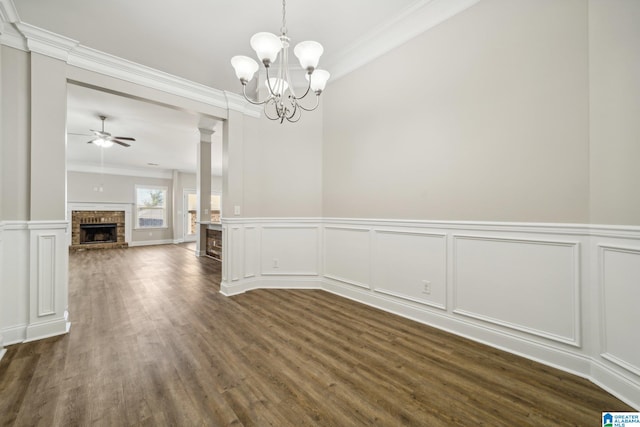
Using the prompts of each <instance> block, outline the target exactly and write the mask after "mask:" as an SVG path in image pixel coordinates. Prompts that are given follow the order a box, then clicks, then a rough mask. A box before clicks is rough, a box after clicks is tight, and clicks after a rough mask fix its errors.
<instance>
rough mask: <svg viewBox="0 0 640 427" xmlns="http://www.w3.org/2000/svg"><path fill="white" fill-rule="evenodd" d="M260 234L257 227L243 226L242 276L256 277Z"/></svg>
mask: <svg viewBox="0 0 640 427" xmlns="http://www.w3.org/2000/svg"><path fill="white" fill-rule="evenodd" d="M259 238H260V235H259V233H258V228H257V227H255V226H252V225H247V226H245V227H244V248H243V249H244V278H245V279H249V278H251V277H256V275H257V274H258V271H259V270H258V268H259V262H258V261H259V255H260V254H259V253H258V248H260V240H259Z"/></svg>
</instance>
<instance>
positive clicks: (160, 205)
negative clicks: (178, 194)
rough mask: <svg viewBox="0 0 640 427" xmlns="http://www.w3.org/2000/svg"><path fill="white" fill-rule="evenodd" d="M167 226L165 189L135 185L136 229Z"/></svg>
mask: <svg viewBox="0 0 640 427" xmlns="http://www.w3.org/2000/svg"><path fill="white" fill-rule="evenodd" d="M166 226H167V187H155V186H150V185H145V186H138V185H136V228H164V227H166Z"/></svg>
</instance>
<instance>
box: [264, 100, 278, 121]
mask: <svg viewBox="0 0 640 427" xmlns="http://www.w3.org/2000/svg"><path fill="white" fill-rule="evenodd" d="M268 101H271V102H272V103H273V104H274V107H275V108H276V114H278V106H277V105H275V101H274V100H273V98H271V99H269V100H267V101H265V102H264V104H265V106H264V115H265V117H266V118H267V119H269V120H280V116H279V115H278V116H276V117H271V116H270V115H269V113H268V111H269V110H268V108H267V107H268V106H269V102H268Z"/></svg>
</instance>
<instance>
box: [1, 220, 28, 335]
mask: <svg viewBox="0 0 640 427" xmlns="http://www.w3.org/2000/svg"><path fill="white" fill-rule="evenodd" d="M2 255H3V256H2V277H1V278H0V279H1V280H0V286H2V299H1V300H0V316H1V318H0V325H1V326H2V334H3V336H4V337H3V338H4V344H5V345H10V344H15V343H18V342H21V341H24V339H25V337H26V328H27V324H28V323H29V230H28V223H27V222H26V221H25V222H10V223H6V224H5V225H4V231H3V233H2Z"/></svg>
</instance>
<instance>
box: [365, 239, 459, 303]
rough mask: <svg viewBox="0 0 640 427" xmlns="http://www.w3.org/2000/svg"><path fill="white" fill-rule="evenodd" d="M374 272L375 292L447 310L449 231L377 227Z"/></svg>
mask: <svg viewBox="0 0 640 427" xmlns="http://www.w3.org/2000/svg"><path fill="white" fill-rule="evenodd" d="M372 272H373V286H374V290H375V291H376V292H379V293H383V294H387V295H390V296H394V297H398V298H402V299H404V300H407V301H412V302H417V303H420V304H426V305H430V306H433V307H437V308H440V309H445V308H446V301H447V240H446V234H430V233H425V232H415V231H394V230H376V231H375V234H374V250H373V263H372Z"/></svg>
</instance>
